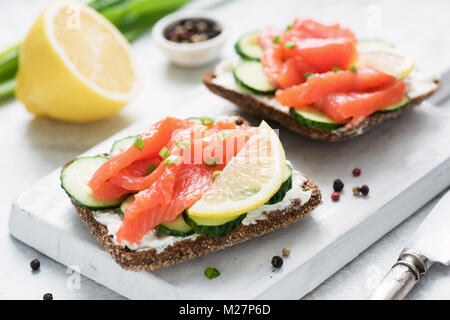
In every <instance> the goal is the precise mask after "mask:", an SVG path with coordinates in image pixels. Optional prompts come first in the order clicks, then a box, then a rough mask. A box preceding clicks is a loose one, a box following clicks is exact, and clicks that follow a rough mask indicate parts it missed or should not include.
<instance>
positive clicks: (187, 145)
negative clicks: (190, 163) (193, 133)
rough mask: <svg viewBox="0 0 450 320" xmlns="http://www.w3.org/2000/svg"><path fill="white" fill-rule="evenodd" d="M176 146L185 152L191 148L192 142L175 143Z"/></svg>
mask: <svg viewBox="0 0 450 320" xmlns="http://www.w3.org/2000/svg"><path fill="white" fill-rule="evenodd" d="M175 145H176V146H177V148H178V149H180V150H184V149H186V148H189V147H190V146H191V142H190V141H189V140H183V141H177V142H175Z"/></svg>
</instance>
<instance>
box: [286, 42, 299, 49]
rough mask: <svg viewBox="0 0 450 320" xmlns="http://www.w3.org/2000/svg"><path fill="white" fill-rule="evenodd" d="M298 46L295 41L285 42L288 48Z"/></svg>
mask: <svg viewBox="0 0 450 320" xmlns="http://www.w3.org/2000/svg"><path fill="white" fill-rule="evenodd" d="M295 46H296V44H295V42H293V41H288V42H286V43H285V44H284V47H285V48H287V49H294V48H295Z"/></svg>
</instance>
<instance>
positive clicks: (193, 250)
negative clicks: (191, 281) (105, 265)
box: [72, 180, 322, 271]
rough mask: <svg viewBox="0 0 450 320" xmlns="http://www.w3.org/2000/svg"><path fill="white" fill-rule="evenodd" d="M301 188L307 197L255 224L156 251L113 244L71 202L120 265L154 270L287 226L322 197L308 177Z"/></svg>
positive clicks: (99, 226) (91, 218)
mask: <svg viewBox="0 0 450 320" xmlns="http://www.w3.org/2000/svg"><path fill="white" fill-rule="evenodd" d="M303 190H305V191H306V190H311V198H310V199H309V201H308V202H306V203H304V204H303V205H302V204H301V203H300V200H298V199H295V200H293V201H292V202H291V205H290V206H288V207H287V208H285V209H284V210H275V211H271V212H268V213H267V219H264V220H257V222H256V223H255V224H250V225H240V226H239V227H238V228H236V230H234V231H233V232H232V233H230V234H229V235H227V236H225V237H220V238H213V237H205V236H198V237H197V238H196V239H195V240H189V239H187V240H182V241H178V242H175V243H174V244H173V245H172V246H169V247H167V248H165V249H164V251H162V252H160V253H157V252H156V250H155V249H149V250H145V251H132V250H130V249H128V248H124V247H121V246H119V245H116V244H115V243H114V241H113V238H112V236H111V235H108V230H107V229H106V227H105V226H104V225H102V224H100V223H99V222H97V220H95V218H94V216H93V215H92V210H90V209H88V208H86V207H83V206H80V205H79V204H77V203H76V202H75V201H72V203H73V205H74V206H75V208H76V211H77V212H78V215H79V216H80V217H81V220H83V222H84V223H85V224H86V225H87V226H88V227H89V229H90V231H91V233H92V234H93V235H94V236H95V237H96V238H97V241H98V242H99V243H100V245H101V246H102V247H103V249H104V250H106V251H107V252H108V253H109V254H110V255H111V256H112V257H113V259H114V260H115V261H116V262H117V263H118V264H119V265H120V266H121V267H122V268H124V269H126V270H132V271H144V270H155V269H158V268H161V267H167V266H170V265H173V264H177V263H181V262H185V261H188V260H191V259H193V258H197V257H200V256H202V255H205V254H208V253H212V252H215V251H219V250H222V249H225V248H228V247H231V246H233V245H236V244H239V243H242V242H245V241H247V240H251V239H253V238H256V237H259V236H262V235H264V234H266V233H269V232H272V231H275V230H278V229H280V228H282V227H287V226H288V225H290V224H291V223H294V222H296V221H298V220H300V219H301V218H303V217H304V216H306V215H307V214H309V213H310V212H311V211H313V210H314V209H315V208H316V207H317V206H318V205H319V204H320V203H321V201H322V195H321V193H320V190H319V188H318V187H317V185H316V184H314V182H312V181H311V180H307V181H306V182H305V184H304V186H303Z"/></svg>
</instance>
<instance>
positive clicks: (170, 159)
mask: <svg viewBox="0 0 450 320" xmlns="http://www.w3.org/2000/svg"><path fill="white" fill-rule="evenodd" d="M178 161H180V157H179V156H176V155H171V156H169V157H167V159H165V160H164V164H165V165H166V166H168V165H170V164H176V163H178Z"/></svg>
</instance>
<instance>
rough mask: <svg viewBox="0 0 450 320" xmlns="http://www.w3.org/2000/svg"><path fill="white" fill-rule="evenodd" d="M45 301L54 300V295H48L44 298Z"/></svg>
mask: <svg viewBox="0 0 450 320" xmlns="http://www.w3.org/2000/svg"><path fill="white" fill-rule="evenodd" d="M42 299H43V300H53V295H52V294H51V293H46V294H44V296H43V297H42Z"/></svg>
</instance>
